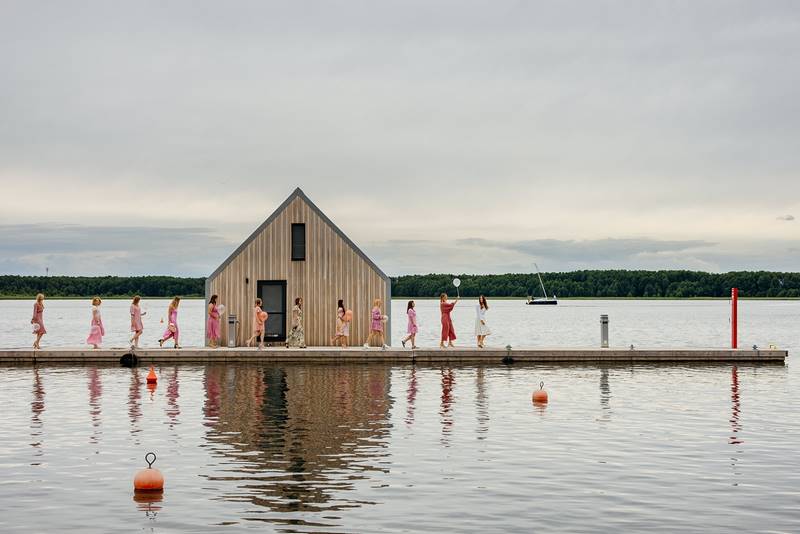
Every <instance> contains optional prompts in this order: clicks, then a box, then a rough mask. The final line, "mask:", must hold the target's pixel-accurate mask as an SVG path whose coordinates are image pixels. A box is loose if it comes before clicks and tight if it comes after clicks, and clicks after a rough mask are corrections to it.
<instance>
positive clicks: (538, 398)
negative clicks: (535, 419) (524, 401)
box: [532, 382, 547, 404]
mask: <svg viewBox="0 0 800 534" xmlns="http://www.w3.org/2000/svg"><path fill="white" fill-rule="evenodd" d="M532 400H533V402H535V403H541V404H546V403H547V392H546V391H545V390H544V382H539V389H537V390H536V391H534V392H533V399H532Z"/></svg>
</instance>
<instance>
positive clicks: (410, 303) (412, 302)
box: [406, 300, 414, 313]
mask: <svg viewBox="0 0 800 534" xmlns="http://www.w3.org/2000/svg"><path fill="white" fill-rule="evenodd" d="M413 307H414V301H413V300H409V301H408V307H407V308H406V313H408V310H410V309H411V308H413Z"/></svg>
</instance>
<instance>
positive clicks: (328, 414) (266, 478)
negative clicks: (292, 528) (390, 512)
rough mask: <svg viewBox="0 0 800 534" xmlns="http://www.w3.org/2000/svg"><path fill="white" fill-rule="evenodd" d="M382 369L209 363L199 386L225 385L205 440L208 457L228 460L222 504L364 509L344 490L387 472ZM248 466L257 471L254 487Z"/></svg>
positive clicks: (281, 509)
mask: <svg viewBox="0 0 800 534" xmlns="http://www.w3.org/2000/svg"><path fill="white" fill-rule="evenodd" d="M389 373H390V368H388V367H384V366H356V367H339V366H336V367H334V366H326V365H320V366H306V365H303V366H289V367H286V368H283V367H277V366H267V367H249V366H208V367H207V368H206V374H207V376H206V384H208V385H207V386H206V387H207V390H208V389H209V386H210V385H211V384H215V383H219V384H224V386H223V387H221V388H220V389H219V391H218V396H217V399H218V406H219V409H218V418H217V420H216V421H208V423H207V425H206V428H205V430H206V436H207V440H208V443H209V447H210V449H211V451H210V452H212V454H217V455H220V456H225V457H228V458H230V459H231V462H228V463H226V464H225V472H224V475H223V476H225V478H226V479H227V480H229V481H233V482H234V487H235V489H234V490H232V492H230V493H228V494H226V495H223V496H222V498H227V499H231V500H235V501H241V500H242V499H247V500H248V501H252V503H253V504H255V505H257V506H265V507H268V508H269V509H270V510H271V511H273V512H282V513H286V512H288V513H293V512H302V513H309V512H312V513H313V512H318V511H325V512H330V511H333V510H337V509H343V508H347V507H352V506H354V505H355V506H362V505H364V503H363V502H362V501H356V500H348V495H347V493H348V491H349V490H351V489H353V488H354V487H355V485H357V484H358V481H359V480H369V479H370V478H372V475H371V472H373V471H381V472H385V470H386V468H385V467H384V466H383V465H382V464H381V463H380V462H381V458H382V455H383V454H384V452H383V451H385V441H386V439H388V435H389V430H390V423H389V410H390V407H391V405H392V401H391V400H390V398H389ZM257 386H260V389H259V387H257ZM208 395H209V393H208V392H207V396H208ZM208 400H209V403H210V404H209V406H208V407H209V409H212V410H213V408H211V406H213V404H212V402H213V401H211V399H208ZM231 466H233V468H231ZM237 466H240V468H241V469H240V470H239V471H237ZM276 469H277V471H276ZM254 470H259V471H260V472H261V473H263V475H259V480H260V483H259V485H257V486H254V485H253V478H252V476H253V472H254ZM237 481H239V483H238V484H237ZM236 486H238V487H236ZM353 499H355V496H354V497H353ZM284 519H285V517H284Z"/></svg>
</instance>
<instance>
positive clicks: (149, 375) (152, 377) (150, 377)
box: [147, 365, 158, 384]
mask: <svg viewBox="0 0 800 534" xmlns="http://www.w3.org/2000/svg"><path fill="white" fill-rule="evenodd" d="M156 382H158V377H157V376H156V371H155V369H153V366H152V365H151V366H150V372H149V373H147V383H148V384H155V383H156Z"/></svg>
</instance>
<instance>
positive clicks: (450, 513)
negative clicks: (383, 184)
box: [0, 300, 800, 532]
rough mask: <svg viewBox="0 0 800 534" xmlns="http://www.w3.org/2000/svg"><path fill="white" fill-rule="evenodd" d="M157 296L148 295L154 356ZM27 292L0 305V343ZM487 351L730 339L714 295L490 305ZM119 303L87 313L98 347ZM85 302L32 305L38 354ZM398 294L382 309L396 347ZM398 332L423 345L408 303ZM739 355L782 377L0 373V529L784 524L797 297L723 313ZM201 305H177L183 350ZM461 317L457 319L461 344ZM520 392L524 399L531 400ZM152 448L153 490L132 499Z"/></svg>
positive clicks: (721, 528)
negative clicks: (411, 330) (42, 327)
mask: <svg viewBox="0 0 800 534" xmlns="http://www.w3.org/2000/svg"><path fill="white" fill-rule="evenodd" d="M166 304H167V302H166V301H150V302H148V303H146V304H145V307H146V308H147V309H148V310H149V311H150V312H151V313H150V314H149V315H148V316H147V321H146V323H145V328H146V334H145V337H144V341H146V344H147V345H149V346H153V345H155V339H156V337H157V336H158V334H160V333H161V330H162V326H161V325H160V323H159V319H160V317H161V315H163V310H164V309H165V308H166ZM31 305H32V303H31V302H29V301H0V309H2V313H0V317H2V319H0V346H2V347H16V346H27V345H29V344H30V342H31V341H32V339H31V338H32V336H31V334H30V328H29V324H28V321H29V319H30V309H31ZM490 306H491V308H490V312H489V313H490V314H489V319H490V326H491V327H492V329H493V331H494V334H493V336H492V337H490V338H489V340H490V343H489V344H492V345H500V344H502V345H505V344H507V343H508V344H512V345H514V346H597V345H598V344H599V336H600V333H599V330H600V325H599V316H600V314H601V313H607V314H608V315H609V318H610V326H611V328H610V331H611V342H612V345H615V346H627V345H630V344H635V345H637V346H641V347H645V346H652V347H667V346H698V347H699V346H718V347H724V346H727V345H728V344H729V341H730V339H729V336H730V334H729V322H728V316H729V304H728V303H727V302H723V301H563V302H562V303H561V304H559V305H558V306H557V307H552V308H550V307H544V308H539V307H529V306H524V304H522V302H521V301H490ZM127 307H128V301H106V302H105V303H104V304H103V308H104V312H103V316H104V320H105V322H106V325H107V330H108V331H109V335H108V338H107V343H106V345H107V346H122V345H123V344H124V343H125V341H126V336H127V335H128V332H127V324H128V317H127ZM89 309H90V307H89V305H88V302H85V301H55V300H53V301H48V302H47V310H46V316H45V321H46V325H47V328H48V331H49V333H48V335H47V336H46V337H45V338H44V340H43V342H42V344H43V346H56V345H57V346H77V345H78V344H79V343H80V342H81V341H82V340H83V339H84V338H85V337H86V334H87V333H88V322H89V315H90V312H89ZM404 310H405V301H395V302H394V303H393V315H394V324H393V336H394V344H395V345H397V344H398V343H399V339H400V335H401V333H402V332H403V331H404V329H405V321H404V320H403V319H404ZM418 313H419V317H420V323H421V334H420V340H419V342H418V343H420V344H423V345H428V346H429V345H432V344H434V343H436V342H437V332H438V327H439V325H438V315H437V313H436V302H435V301H419V302H418ZM739 317H740V345H741V346H751V345H753V344H757V345H759V346H766V345H767V344H769V343H774V344H776V345H778V346H779V347H780V348H785V349H788V350H789V351H790V356H789V359H788V360H787V363H786V365H739V366H733V365H729V364H714V365H700V366H686V365H612V366H596V365H583V364H581V365H552V364H550V365H519V364H515V365H511V366H474V365H471V366H411V365H384V364H364V365H349V364H348V365H308V364H296V365H292V364H280V365H277V364H276V365H268V364H265V365H251V364H230V365H222V364H208V365H206V364H202V365H174V366H169V365H164V366H161V367H159V368H157V369H156V371H157V373H158V375H159V382H158V384H157V386H156V387H155V388H152V389H149V388H148V387H147V385H146V383H145V375H146V372H147V369H144V368H138V369H126V368H121V367H117V366H72V365H69V366H67V365H64V366H57V365H56V366H38V367H31V366H24V365H19V366H5V367H2V368H0V380H2V384H3V388H2V390H0V405H1V406H2V407H3V423H4V424H3V426H2V427H0V465H2V473H3V479H2V481H1V482H0V512H2V513H0V531H1V532H42V531H64V530H72V529H74V530H80V531H82V532H109V531H141V530H146V531H151V532H175V531H191V532H238V531H244V530H253V529H260V530H264V529H267V530H273V531H281V532H377V531H393V532H402V531H405V532H420V531H424V532H442V531H463V532H487V531H490V532H493V531H497V532H500V531H531V530H540V531H545V532H554V531H561V532H576V531H577V532H602V531H607V530H612V531H613V530H625V531H643V530H648V531H661V532H675V531H678V530H681V531H689V532H730V531H741V532H755V531H761V532H767V531H769V532H797V531H800V470H798V469H797V467H796V463H797V458H798V449H799V448H800V446H798V443H800V417H798V415H797V406H798V403H797V391H798V385H799V384H800V380H798V379H799V378H800V375H799V374H798V372H797V370H796V365H795V362H796V361H797V356H796V351H797V350H798V349H800V342H799V341H798V324H800V321H799V320H800V303H798V302H796V301H742V302H740V309H739ZM202 320H203V302H202V301H191V300H189V301H184V302H183V304H182V309H181V319H180V321H181V323H180V324H181V327H182V330H183V333H184V345H186V346H189V345H199V344H201V343H202V335H203V333H202ZM473 324H474V310H473V308H472V303H467V302H462V303H460V304H459V307H457V308H456V312H455V325H456V330H457V332H458V333H459V342H460V343H461V344H468V343H469V344H472V343H473V339H472V336H471V334H472V329H473ZM540 381H544V382H545V388H546V389H547V390H548V392H549V394H550V403H549V404H548V405H546V406H544V407H541V406H534V405H532V404H531V402H530V396H531V393H532V391H533V390H534V389H535V388H536V387H538V384H539V382H540ZM148 451H155V452H156V453H157V454H158V460H157V461H156V463H155V467H158V468H160V469H161V470H162V471H163V472H164V475H165V477H166V490H165V492H164V494H163V496H162V497H160V498H158V499H155V500H146V499H141V498H138V497H136V496H134V494H133V491H132V478H133V475H134V474H135V472H136V470H138V469H140V468H142V467H145V466H146V464H145V463H144V459H143V456H144V454H145V453H146V452H148Z"/></svg>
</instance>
